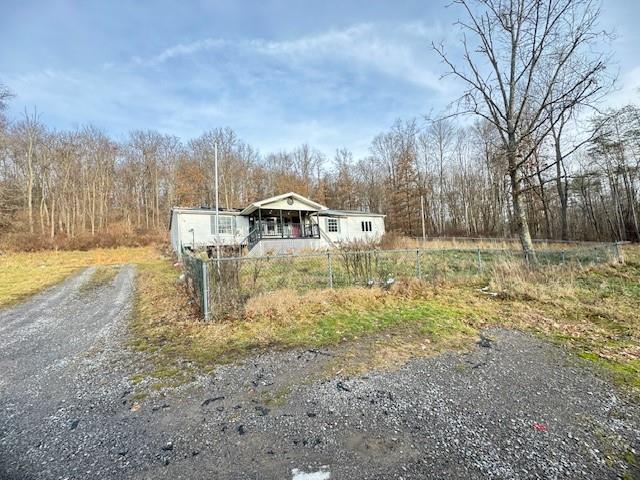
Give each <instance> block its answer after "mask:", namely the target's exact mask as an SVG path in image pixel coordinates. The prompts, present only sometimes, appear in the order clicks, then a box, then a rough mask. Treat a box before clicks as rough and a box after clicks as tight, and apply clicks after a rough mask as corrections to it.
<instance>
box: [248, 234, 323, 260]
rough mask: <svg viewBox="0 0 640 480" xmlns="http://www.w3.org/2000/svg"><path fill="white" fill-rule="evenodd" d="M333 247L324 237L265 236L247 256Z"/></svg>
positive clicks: (312, 250) (302, 251) (301, 251)
mask: <svg viewBox="0 0 640 480" xmlns="http://www.w3.org/2000/svg"><path fill="white" fill-rule="evenodd" d="M331 248H333V246H332V245H331V244H329V243H328V242H327V241H326V240H325V239H324V238H263V239H261V240H259V241H258V243H256V244H255V245H254V247H253V248H252V249H251V250H249V253H247V257H262V256H265V255H286V254H291V253H304V252H314V251H316V252H317V251H325V250H329V249H331Z"/></svg>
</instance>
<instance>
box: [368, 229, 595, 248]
mask: <svg viewBox="0 0 640 480" xmlns="http://www.w3.org/2000/svg"><path fill="white" fill-rule="evenodd" d="M596 244H597V243H589V242H554V241H535V248H536V249H538V250H569V249H572V248H576V247H588V246H590V245H596ZM379 246H380V248H382V249H384V250H394V249H414V248H425V249H433V250H446V249H456V248H460V249H476V248H479V249H481V250H513V251H515V252H520V251H521V249H522V246H521V245H520V242H519V240H518V239H515V238H465V237H442V238H437V237H429V238H427V240H426V241H423V240H422V239H421V238H414V237H405V236H403V235H399V234H397V233H394V232H389V233H386V234H385V235H384V236H383V237H382V239H381V241H380V243H379Z"/></svg>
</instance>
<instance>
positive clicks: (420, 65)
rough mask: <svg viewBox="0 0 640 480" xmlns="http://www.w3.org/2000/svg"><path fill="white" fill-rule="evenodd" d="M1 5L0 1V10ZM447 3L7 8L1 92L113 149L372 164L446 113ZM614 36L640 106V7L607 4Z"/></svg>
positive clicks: (450, 95) (2, 25) (623, 92)
mask: <svg viewBox="0 0 640 480" xmlns="http://www.w3.org/2000/svg"><path fill="white" fill-rule="evenodd" d="M3 3H4V2H3ZM449 3H450V2H449V0H444V1H442V0H430V1H426V0H415V1H414V0H406V1H402V0H396V1H390V0H389V1H382V0H367V1H365V0H341V1H333V0H323V1H321V2H320V1H306V0H288V1H285V0H261V1H257V0H256V1H249V0H245V1H241V0H215V1H214V0H210V1H204V0H182V1H179V2H176V1H162V0H158V1H151V0H138V1H133V0H130V1H124V0H122V1H120V0H110V1H97V0H95V1H89V0H87V1H84V0H83V1H81V0H77V1H70V0H46V1H45V0H42V1H32V0H22V1H16V2H6V3H4V5H3V7H2V13H1V14H0V44H2V45H3V53H2V55H1V56H0V83H2V84H4V85H6V86H8V87H9V89H10V90H11V91H12V92H13V93H14V94H15V97H14V98H13V99H12V100H11V103H10V107H9V115H10V116H11V117H12V118H16V119H17V118H19V117H20V116H21V115H23V114H24V111H25V108H27V109H28V110H29V111H31V110H32V109H33V108H34V107H35V108H37V111H38V113H39V114H40V119H41V120H42V121H43V122H44V123H45V124H47V125H48V126H49V127H51V128H54V129H61V130H62V129H74V128H77V127H81V126H83V125H87V124H91V125H94V126H96V127H98V128H100V129H102V130H103V131H105V132H106V133H107V134H109V135H111V136H112V137H114V138H116V139H119V140H120V139H126V136H127V133H128V132H129V131H131V130H136V129H154V130H158V131H160V132H162V133H166V134H171V135H176V136H178V137H180V138H181V139H182V140H184V141H187V140H189V139H191V138H195V137H197V136H199V135H200V134H201V133H203V132H204V131H206V130H210V129H213V128H217V127H230V128H232V129H233V130H235V131H236V133H237V134H238V135H239V136H240V138H241V139H243V140H244V141H245V142H248V143H249V144H251V145H252V146H254V147H255V148H257V149H258V150H259V151H261V152H263V153H267V152H271V151H278V150H284V149H291V148H294V147H295V146H297V145H300V144H302V143H309V144H310V145H311V146H312V147H314V148H318V149H319V150H321V151H323V152H324V153H325V154H327V155H329V156H331V155H332V154H333V152H334V151H335V149H337V148H348V149H350V150H352V151H353V152H354V154H355V155H356V157H357V156H362V155H366V154H367V151H368V148H369V145H370V144H371V140H372V139H373V137H374V136H375V135H376V134H378V133H380V132H381V131H384V130H386V129H388V128H389V127H391V125H392V124H393V122H394V121H395V120H396V119H409V118H412V117H418V118H422V116H423V115H428V114H433V113H434V112H436V113H437V112H441V111H443V110H444V109H445V108H446V106H447V105H448V104H450V102H452V101H453V100H455V98H457V96H458V95H459V94H460V91H461V86H460V85H459V84H457V83H456V82H455V81H453V80H452V79H451V78H445V79H443V78H442V74H443V73H445V67H444V66H443V65H442V63H441V62H440V60H439V58H438V57H437V56H436V54H435V53H434V52H433V51H432V49H431V43H432V42H436V43H439V42H444V44H445V45H446V46H447V48H448V49H449V50H450V51H451V52H452V55H454V58H455V55H457V54H458V52H459V41H458V35H457V32H456V29H455V27H454V22H455V20H456V19H457V18H458V16H459V14H460V11H459V10H456V9H455V8H451V7H446V5H448V4H449ZM602 11H603V15H602V21H601V25H602V27H603V28H605V29H607V30H612V29H613V30H615V32H616V39H615V40H614V41H613V43H612V45H611V47H610V48H611V50H612V51H613V52H614V55H613V65H612V66H611V68H612V69H613V70H615V72H617V74H618V79H619V81H618V89H617V90H616V91H615V92H613V93H612V94H611V95H609V96H608V98H607V102H608V103H609V104H610V105H623V104H626V103H629V102H638V100H640V93H638V92H637V89H638V88H639V87H640V56H639V55H638V46H639V45H640V31H639V29H638V28H637V25H636V24H637V22H638V19H640V1H638V0H603V7H602Z"/></svg>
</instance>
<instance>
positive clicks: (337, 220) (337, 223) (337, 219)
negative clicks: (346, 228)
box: [336, 218, 340, 233]
mask: <svg viewBox="0 0 640 480" xmlns="http://www.w3.org/2000/svg"><path fill="white" fill-rule="evenodd" d="M336 225H337V226H338V233H340V219H339V218H336Z"/></svg>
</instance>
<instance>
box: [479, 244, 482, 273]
mask: <svg viewBox="0 0 640 480" xmlns="http://www.w3.org/2000/svg"><path fill="white" fill-rule="evenodd" d="M478 272H482V255H481V254H480V247H478Z"/></svg>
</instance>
